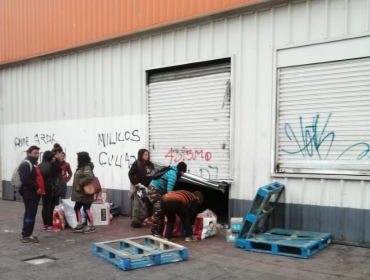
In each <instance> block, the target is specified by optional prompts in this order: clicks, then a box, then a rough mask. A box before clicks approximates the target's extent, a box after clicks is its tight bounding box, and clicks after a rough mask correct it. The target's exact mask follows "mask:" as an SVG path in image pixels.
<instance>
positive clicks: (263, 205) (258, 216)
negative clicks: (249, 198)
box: [237, 182, 284, 248]
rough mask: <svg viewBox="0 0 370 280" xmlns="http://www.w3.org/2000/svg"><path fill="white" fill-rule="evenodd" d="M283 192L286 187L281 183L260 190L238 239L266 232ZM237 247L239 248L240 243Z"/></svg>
mask: <svg viewBox="0 0 370 280" xmlns="http://www.w3.org/2000/svg"><path fill="white" fill-rule="evenodd" d="M283 191H284V185H283V184H281V183H279V182H275V183H272V184H269V185H266V186H263V187H261V188H259V190H258V191H257V194H256V197H255V198H254V200H253V203H252V205H251V207H250V209H249V211H248V214H247V216H246V218H245V220H244V222H243V224H242V226H241V230H240V232H239V235H238V237H237V239H243V240H244V239H247V238H249V237H251V236H252V234H258V233H262V232H264V231H265V230H266V226H267V222H268V219H269V217H270V215H271V214H272V212H273V211H274V209H275V206H276V203H277V202H278V200H279V198H280V196H281V194H282V193H283ZM273 196H275V200H274V201H271V198H272V197H273ZM237 246H239V244H238V242H237ZM240 246H242V247H241V248H244V244H241V245H240ZM240 246H239V247H240Z"/></svg>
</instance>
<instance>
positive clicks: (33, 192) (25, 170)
mask: <svg viewBox="0 0 370 280" xmlns="http://www.w3.org/2000/svg"><path fill="white" fill-rule="evenodd" d="M39 150H40V148H39V147H37V146H31V147H29V148H28V150H27V157H26V158H25V160H24V161H23V162H22V163H21V164H20V166H19V169H18V170H19V171H18V172H19V178H20V181H21V182H22V185H21V187H20V189H19V194H20V195H21V196H22V198H23V203H24V208H25V212H24V215H23V227H22V236H21V241H22V242H23V243H37V242H39V240H38V238H37V237H36V236H33V235H32V233H33V229H34V227H35V220H36V214H37V208H38V206H39V201H40V195H41V194H42V188H41V186H39V184H38V183H37V171H36V168H35V167H36V166H37V160H38V158H39V154H40V152H39ZM40 177H41V175H40Z"/></svg>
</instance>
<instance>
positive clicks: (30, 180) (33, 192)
mask: <svg viewBox="0 0 370 280" xmlns="http://www.w3.org/2000/svg"><path fill="white" fill-rule="evenodd" d="M26 160H29V161H30V162H31V163H32V170H31V171H30V165H29V163H28V162H22V163H21V165H20V166H19V177H20V179H21V182H22V186H21V188H20V189H19V194H20V195H21V196H23V198H25V199H30V200H33V199H40V196H39V195H38V194H37V190H38V189H39V185H38V184H37V182H36V170H35V166H34V163H36V164H37V159H33V158H31V157H26Z"/></svg>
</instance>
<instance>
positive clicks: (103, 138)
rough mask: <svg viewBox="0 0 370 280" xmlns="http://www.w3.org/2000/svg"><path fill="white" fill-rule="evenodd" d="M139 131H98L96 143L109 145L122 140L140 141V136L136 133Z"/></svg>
mask: <svg viewBox="0 0 370 280" xmlns="http://www.w3.org/2000/svg"><path fill="white" fill-rule="evenodd" d="M138 132H139V131H138V130H134V131H132V132H130V131H126V132H114V133H100V134H98V145H99V146H100V145H103V147H107V146H110V145H115V144H118V143H119V142H123V141H129V140H130V141H134V142H138V141H140V136H139V135H137V133H138Z"/></svg>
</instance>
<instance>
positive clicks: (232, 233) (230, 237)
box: [226, 229, 239, 243]
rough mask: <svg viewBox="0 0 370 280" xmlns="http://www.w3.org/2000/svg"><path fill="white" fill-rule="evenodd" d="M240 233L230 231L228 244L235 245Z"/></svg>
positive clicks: (227, 239)
mask: <svg viewBox="0 0 370 280" xmlns="http://www.w3.org/2000/svg"><path fill="white" fill-rule="evenodd" d="M238 235H239V233H234V232H232V231H231V230H230V229H229V230H227V232H226V242H231V243H235V241H236V238H237V237H238Z"/></svg>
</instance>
